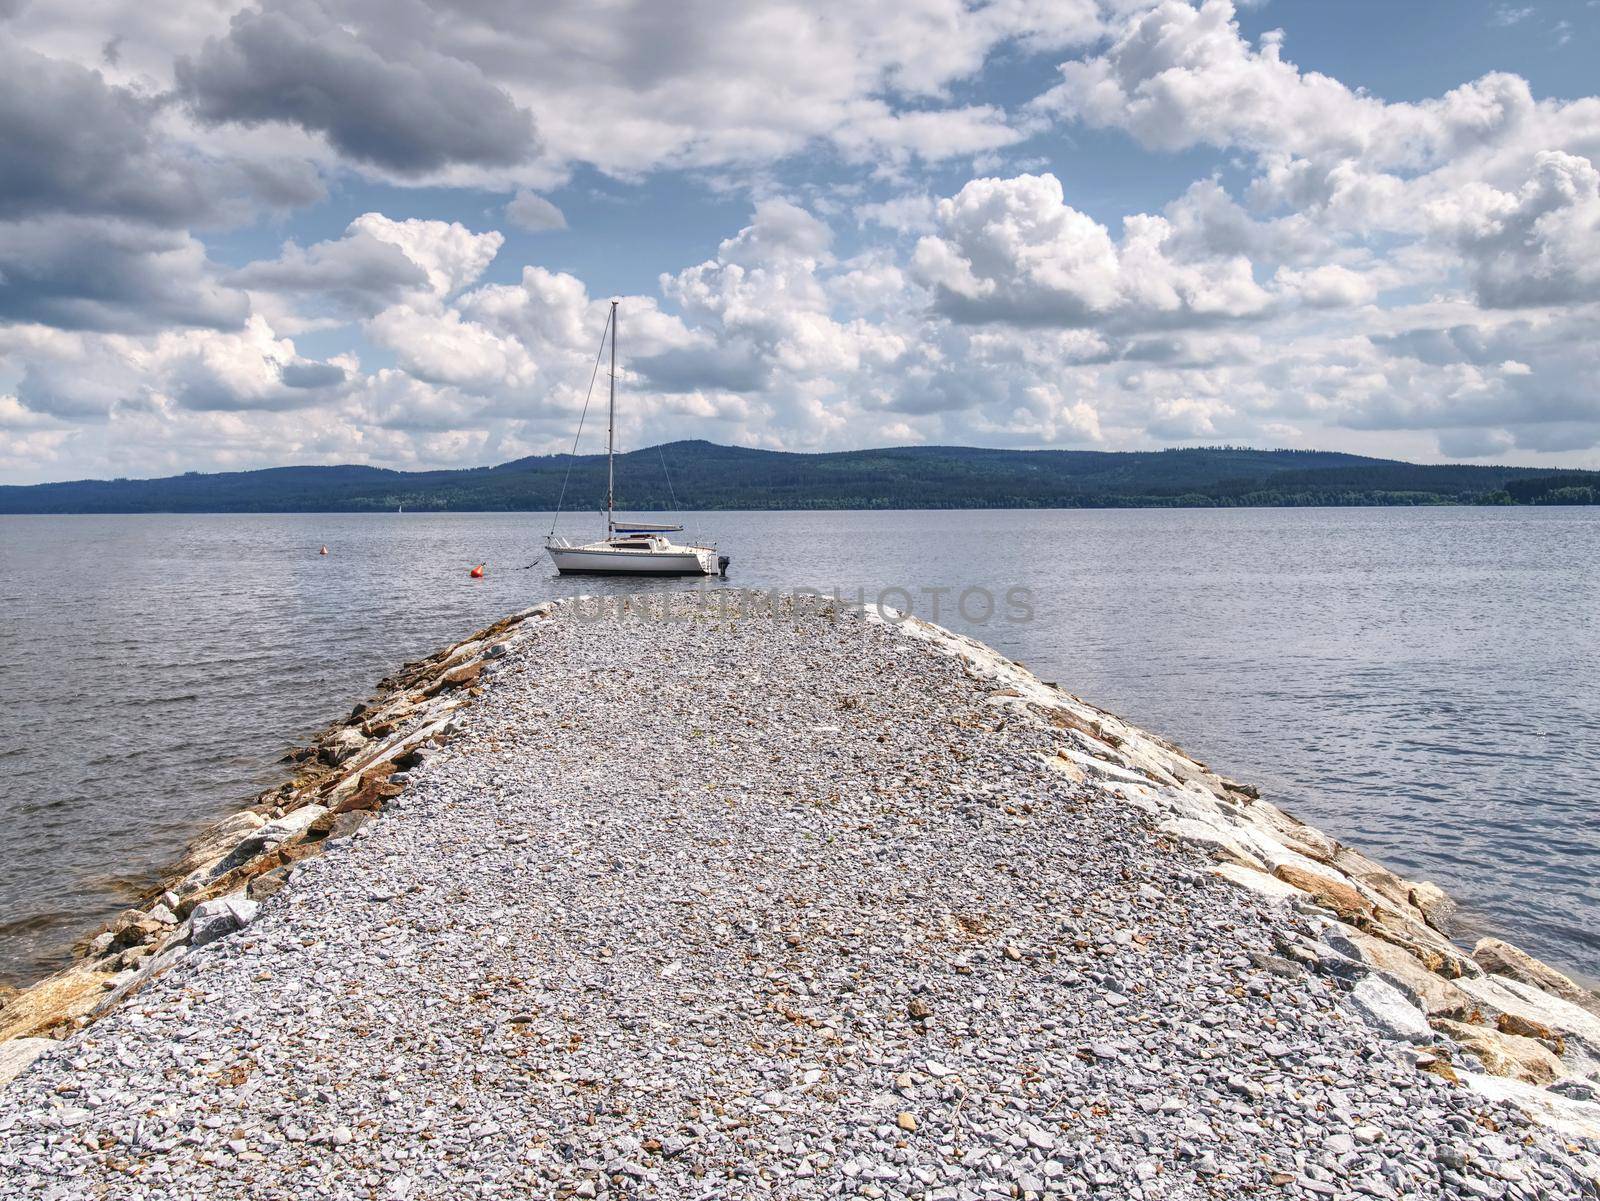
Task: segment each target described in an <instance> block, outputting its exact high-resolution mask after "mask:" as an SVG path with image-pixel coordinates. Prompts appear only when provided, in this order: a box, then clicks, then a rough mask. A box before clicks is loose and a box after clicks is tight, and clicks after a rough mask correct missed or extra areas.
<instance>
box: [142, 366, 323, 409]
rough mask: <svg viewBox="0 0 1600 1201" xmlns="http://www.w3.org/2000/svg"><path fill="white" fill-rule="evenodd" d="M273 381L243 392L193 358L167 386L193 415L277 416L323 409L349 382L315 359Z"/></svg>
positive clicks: (225, 375)
mask: <svg viewBox="0 0 1600 1201" xmlns="http://www.w3.org/2000/svg"><path fill="white" fill-rule="evenodd" d="M277 375H278V379H277V382H276V384H268V385H267V386H265V387H256V386H251V387H242V386H241V384H240V381H239V380H238V379H236V378H235V377H233V376H232V375H230V374H229V373H227V372H226V371H221V370H218V369H217V368H216V366H215V365H214V364H212V363H211V362H210V361H208V360H207V359H206V358H205V357H204V356H200V355H196V356H194V357H193V358H191V359H189V360H187V361H184V362H180V363H177V364H175V365H174V366H173V368H172V371H171V373H170V375H169V377H168V380H167V384H166V386H167V389H168V390H169V391H170V392H171V395H172V398H173V399H174V400H176V401H177V402H178V403H179V404H180V405H182V406H183V407H184V408H186V409H190V410H193V411H195V412H211V413H242V412H268V413H281V412H286V411H288V410H291V409H303V408H308V407H310V406H312V405H318V404H324V403H326V402H327V401H328V400H329V398H330V397H331V396H332V395H334V394H335V393H337V392H338V391H340V390H342V385H344V384H345V383H346V382H347V378H348V377H347V376H346V374H345V371H344V369H343V368H342V367H339V366H338V365H336V364H334V363H319V362H317V361H315V360H314V359H297V360H294V361H292V362H289V363H284V364H282V365H279V366H277Z"/></svg>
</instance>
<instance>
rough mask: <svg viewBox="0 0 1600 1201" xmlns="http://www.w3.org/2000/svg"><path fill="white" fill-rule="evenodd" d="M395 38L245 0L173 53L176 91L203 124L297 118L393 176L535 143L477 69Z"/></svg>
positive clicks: (522, 113) (518, 157)
mask: <svg viewBox="0 0 1600 1201" xmlns="http://www.w3.org/2000/svg"><path fill="white" fill-rule="evenodd" d="M395 41H396V39H387V38H380V37H371V38H362V37H358V36H357V35H356V34H354V33H352V32H351V31H350V30H349V28H347V27H346V26H344V25H342V24H340V23H338V22H335V21H334V20H332V19H331V18H330V17H329V16H328V14H327V13H326V12H325V11H323V10H322V9H321V8H319V7H318V6H316V5H315V4H311V3H300V4H296V5H294V6H293V8H292V10H289V9H281V8H276V7H275V8H272V9H271V10H264V9H246V10H244V11H242V12H240V13H238V14H236V15H235V16H234V18H233V23H232V26H231V28H230V29H229V31H228V34H227V36H226V37H223V38H213V39H211V40H210V41H208V42H207V43H206V45H205V47H204V49H202V50H201V52H200V53H199V55H198V56H197V57H195V58H192V59H190V58H183V59H180V60H178V63H177V64H176V75H177V82H178V90H179V93H180V94H181V95H182V96H183V97H184V99H185V100H186V101H187V102H188V104H189V105H190V107H191V108H192V110H193V112H194V113H195V115H196V116H197V117H198V118H199V119H201V120H203V121H206V122H209V123H213V124H222V123H226V122H237V123H239V124H243V125H260V124H263V123H265V122H271V121H282V122H288V123H291V124H295V125H299V126H301V127H303V128H305V129H307V130H310V131H312V132H314V133H320V134H323V135H325V136H326V137H327V139H328V141H329V142H330V143H331V144H332V145H333V147H334V148H335V149H337V150H338V151H340V152H341V153H342V154H345V155H347V156H349V157H350V158H353V159H356V160H358V161H361V162H365V163H372V164H375V165H377V166H380V167H384V168H387V169H389V170H391V171H394V172H396V173H397V174H400V175H424V174H427V173H429V172H432V171H437V170H439V169H441V168H443V167H448V166H451V165H452V164H472V165H477V166H509V165H511V164H514V163H519V162H523V161H524V160H526V159H527V158H529V157H530V156H531V155H532V154H533V153H534V152H535V151H536V150H537V149H538V140H537V138H536V137H535V134H534V127H533V118H532V116H531V115H530V114H529V113H528V112H527V110H525V109H522V108H518V107H517V105H516V104H515V103H514V102H513V101H512V99H511V97H510V96H508V95H507V94H506V93H505V91H503V90H502V89H501V88H499V87H497V86H496V85H495V84H493V83H491V82H490V81H489V80H488V79H486V78H485V77H484V75H483V73H482V72H481V71H479V69H478V68H477V67H475V66H473V65H472V64H470V63H467V62H464V61H462V60H461V59H457V58H450V57H447V56H445V55H443V54H439V53H437V52H436V51H433V50H430V49H426V48H424V47H423V46H421V45H410V44H404V45H396V44H393V43H394V42H395ZM380 47H381V49H380Z"/></svg>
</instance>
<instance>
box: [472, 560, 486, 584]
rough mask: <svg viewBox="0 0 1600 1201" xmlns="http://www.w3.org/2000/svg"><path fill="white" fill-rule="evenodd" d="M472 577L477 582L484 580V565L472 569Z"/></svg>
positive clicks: (480, 564)
mask: <svg viewBox="0 0 1600 1201" xmlns="http://www.w3.org/2000/svg"><path fill="white" fill-rule="evenodd" d="M471 575H472V578H473V579H475V580H481V579H483V564H482V563H479V564H478V565H477V566H476V567H474V568H473V569H472V572H471Z"/></svg>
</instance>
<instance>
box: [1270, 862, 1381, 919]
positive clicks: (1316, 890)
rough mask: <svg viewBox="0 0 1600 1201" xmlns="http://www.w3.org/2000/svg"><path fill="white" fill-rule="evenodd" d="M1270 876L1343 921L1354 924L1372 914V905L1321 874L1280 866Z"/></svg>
mask: <svg viewBox="0 0 1600 1201" xmlns="http://www.w3.org/2000/svg"><path fill="white" fill-rule="evenodd" d="M1272 874H1273V875H1274V876H1277V877H1278V879H1280V880H1282V881H1283V882H1284V883H1285V884H1292V885H1294V886H1295V887H1296V888H1298V889H1300V890H1301V891H1302V892H1307V893H1310V894H1311V898H1312V899H1313V900H1314V901H1316V902H1317V904H1319V905H1321V906H1323V907H1324V908H1327V909H1331V910H1333V911H1334V912H1335V913H1337V914H1338V915H1339V917H1340V918H1341V919H1343V920H1344V921H1355V920H1356V919H1357V918H1362V917H1366V916H1367V915H1368V914H1370V913H1371V912H1372V904H1371V902H1369V901H1368V900H1367V899H1366V898H1365V897H1364V896H1362V895H1361V894H1360V893H1359V892H1357V891H1356V890H1355V889H1354V888H1353V887H1351V886H1350V885H1349V884H1346V883H1344V882H1343V881H1342V880H1335V879H1333V878H1332V877H1331V876H1325V875H1323V874H1322V873H1321V872H1313V871H1310V870H1308V869H1306V868H1303V867H1299V866H1297V865H1295V864H1293V863H1280V864H1279V865H1278V866H1277V867H1275V868H1273V869H1272Z"/></svg>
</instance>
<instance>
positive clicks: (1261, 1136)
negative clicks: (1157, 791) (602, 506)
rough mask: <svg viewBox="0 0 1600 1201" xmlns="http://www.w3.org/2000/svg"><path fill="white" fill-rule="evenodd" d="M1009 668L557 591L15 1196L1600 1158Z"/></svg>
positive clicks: (1306, 1169)
mask: <svg viewBox="0 0 1600 1201" xmlns="http://www.w3.org/2000/svg"><path fill="white" fill-rule="evenodd" d="M993 691H994V685H993V684H992V683H988V682H986V681H984V680H982V679H978V678H975V677H973V676H972V675H970V674H968V672H967V671H966V670H964V668H963V666H962V664H961V663H960V662H959V661H957V660H955V659H952V658H950V657H948V656H946V655H945V654H943V653H941V652H939V651H938V650H936V649H934V648H933V647H930V646H929V645H927V644H926V643H923V642H918V641H915V640H912V639H909V638H905V637H903V636H901V635H900V634H898V633H896V632H895V631H893V630H891V629H886V628H884V627H882V626H876V625H868V624H865V623H863V622H861V621H860V620H858V619H853V618H847V619H843V620H839V621H833V620H829V619H828V618H826V617H820V616H804V617H793V616H785V617H783V618H781V619H779V620H769V619H765V618H749V619H744V620H720V619H715V618H714V616H712V615H711V614H708V613H705V612H700V613H699V614H698V616H697V617H696V618H695V619H694V620H686V621H679V622H670V623H660V622H652V623H645V622H641V621H628V622H624V623H621V624H620V625H619V624H618V623H616V622H608V623H600V624H595V623H590V622H584V621H580V620H578V619H577V617H576V615H575V613H574V611H573V609H572V608H571V607H567V608H564V609H562V610H559V611H558V613H557V615H556V617H555V618H553V619H551V620H549V621H547V622H543V623H539V626H538V628H536V629H531V630H529V632H527V633H525V634H522V635H519V637H518V640H517V642H516V643H515V645H514V649H513V651H512V653H511V654H509V655H507V656H505V657H504V658H502V659H499V660H497V661H496V662H495V663H494V664H493V665H492V667H491V668H490V675H489V677H488V686H487V688H486V691H485V693H484V695H483V696H481V697H480V698H479V699H478V700H477V701H476V702H475V703H474V704H473V705H472V706H471V707H470V708H469V709H468V710H467V711H466V712H465V714H464V716H463V718H462V727H463V728H462V729H461V730H460V731H459V732H458V733H457V734H456V736H455V737H454V738H453V740H452V741H451V742H450V743H449V744H448V746H447V747H445V748H444V749H442V750H441V751H439V752H438V753H436V754H435V755H434V756H432V757H431V758H430V759H429V760H428V761H427V762H426V763H425V764H423V765H422V766H421V767H418V768H416V769H414V770H412V771H411V772H409V773H408V777H407V787H406V790H405V793H404V795H403V796H402V797H401V798H400V799H399V800H397V801H396V802H394V803H393V804H392V805H391V806H390V808H389V809H388V811H387V812H386V813H385V814H384V815H383V817H382V819H381V820H380V821H378V822H377V823H375V824H374V825H372V826H369V827H368V828H366V829H365V830H363V831H362V832H361V833H360V834H358V835H357V836H356V837H355V838H353V839H351V840H349V841H348V842H346V843H343V844H341V845H340V846H339V847H337V848H335V849H333V850H330V851H329V852H328V854H327V855H325V856H324V857H322V858H318V859H312V860H308V861H306V862H305V863H303V864H301V865H300V866H298V867H297V868H296V870H295V873H294V875H293V877H292V879H291V883H290V885H289V886H288V887H287V888H286V889H284V890H283V891H282V892H280V893H278V894H277V895H276V896H274V897H273V898H272V899H271V900H269V901H268V902H267V903H266V904H265V905H264V906H263V907H262V910H261V914H260V916H259V918H258V919H257V920H256V921H255V923H254V924H253V925H251V926H249V927H248V928H247V929H245V930H243V931H241V932H239V933H236V934H233V935H231V936H228V937H224V938H220V939H219V940H217V941H216V942H213V943H211V944H209V945H208V946H205V947H204V948H202V949H199V950H196V951H194V952H193V953H191V955H190V957H189V958H188V959H186V960H184V961H183V962H181V963H180V964H179V965H178V966H177V967H176V968H174V969H173V970H172V971H171V972H169V973H168V974H167V975H166V976H164V977H162V978H160V979H159V980H157V981H155V982H154V983H153V984H151V985H150V986H148V987H147V988H146V990H145V991H143V992H141V993H139V994H137V995H136V996H135V997H134V998H133V999H132V1000H131V1001H130V1002H129V1003H128V1004H127V1005H126V1006H125V1007H124V1008H123V1009H122V1010H120V1011H119V1012H117V1013H115V1014H113V1015H112V1016H110V1017H108V1018H106V1019H104V1020H102V1021H101V1022H99V1023H98V1024H97V1025H95V1026H93V1027H92V1028H90V1029H89V1030H87V1031H85V1032H84V1033H82V1034H80V1035H78V1036H76V1037H75V1038H74V1039H72V1040H69V1041H68V1042H66V1043H64V1044H62V1045H61V1047H60V1048H59V1049H57V1050H53V1051H51V1052H50V1053H49V1054H47V1055H46V1056H45V1057H44V1058H43V1059H41V1060H40V1061H39V1062H38V1063H36V1064H35V1065H34V1067H33V1068H32V1069H31V1070H30V1071H28V1072H27V1073H26V1074H25V1075H24V1076H23V1077H22V1078H21V1079H19V1080H18V1081H17V1082H15V1083H14V1084H13V1085H12V1086H11V1087H10V1088H9V1089H7V1090H6V1091H4V1092H3V1093H0V1195H3V1196H6V1197H24V1196H25V1197H43V1198H56V1197H73V1198H77V1197H91V1196H92V1197H102V1196H108V1197H160V1198H188V1197H195V1198H227V1197H245V1196H248V1197H254V1198H271V1197H285V1198H288V1197H296V1198H298V1197H324V1196H326V1197H383V1198H402V1197H511V1196H566V1195H575V1196H580V1197H598V1196H611V1195H638V1196H662V1197H691V1198H713V1197H715V1198H723V1197H811V1196H864V1197H889V1198H900V1197H922V1198H929V1199H941V1201H955V1199H966V1198H988V1197H995V1198H1000V1197H1019V1196H1020V1197H1030V1196H1033V1197H1049V1196H1059V1197H1089V1196H1094V1197H1106V1198H1136V1199H1140V1198H1144V1199H1150V1198H1187V1197H1234V1196H1237V1195H1240V1194H1246V1195H1265V1196H1283V1197H1290V1198H1303V1197H1361V1196H1368V1197H1379V1198H1394V1197H1418V1198H1421V1197H1486V1198H1498V1197H1505V1198H1576V1197H1581V1196H1600V1190H1597V1189H1596V1187H1595V1184H1594V1181H1595V1180H1596V1179H1597V1178H1600V1156H1597V1154H1596V1150H1597V1149H1596V1148H1595V1147H1594V1146H1593V1145H1590V1144H1583V1143H1578V1142H1571V1141H1568V1140H1565V1139H1563V1138H1561V1137H1560V1136H1557V1135H1554V1134H1551V1133H1550V1132H1549V1131H1546V1130H1544V1129H1543V1128H1540V1127H1533V1126H1529V1125H1527V1124H1526V1123H1525V1122H1524V1120H1523V1119H1521V1118H1520V1117H1519V1116H1518V1115H1517V1114H1516V1113H1515V1112H1513V1111H1511V1110H1508V1109H1505V1108H1503V1107H1497V1106H1493V1105H1490V1104H1488V1103H1486V1102H1484V1101H1482V1100H1481V1099H1478V1098H1476V1097H1474V1096H1473V1095H1472V1094H1471V1093H1469V1092H1467V1091H1466V1090H1465V1089H1462V1088H1460V1087H1458V1086H1455V1085H1452V1084H1449V1083H1447V1082H1446V1081H1444V1080H1442V1079H1440V1078H1438V1077H1437V1076H1434V1075H1431V1074H1428V1073H1425V1072H1421V1071H1418V1070H1417V1067H1416V1063H1417V1061H1418V1058H1419V1056H1421V1055H1422V1054H1423V1052H1422V1051H1421V1050H1420V1049H1419V1048H1418V1047H1416V1046H1412V1045H1408V1044H1405V1043H1403V1042H1397V1041H1391V1040H1389V1039H1387V1038H1384V1037H1380V1036H1379V1035H1377V1034H1376V1033H1375V1032H1374V1030H1373V1029H1372V1028H1371V1027H1369V1026H1368V1025H1366V1024H1364V1022H1363V1021H1362V1019H1360V1018H1359V1017H1356V1016H1355V1013H1356V1012H1357V1011H1356V1010H1355V1009H1354V1008H1353V1007H1351V1006H1349V1005H1348V1004H1342V1003H1341V998H1342V997H1343V996H1344V995H1345V990H1346V989H1348V987H1349V982H1348V981H1345V980H1342V979H1340V978H1339V977H1338V976H1337V974H1320V973H1318V972H1315V971H1311V970H1308V969H1307V968H1306V967H1304V966H1303V965H1302V962H1301V961H1299V960H1296V959H1294V958H1292V957H1290V956H1289V955H1287V954H1286V952H1287V951H1289V950H1292V942H1293V940H1294V939H1295V938H1296V936H1310V935H1313V934H1315V933H1316V932H1317V931H1318V930H1319V929H1320V928H1321V923H1320V922H1318V921H1317V919H1315V918H1314V917H1312V916H1311V915H1309V914H1305V915H1300V914H1296V913H1295V912H1294V911H1293V910H1291V909H1289V908H1287V907H1285V906H1283V905H1282V904H1281V903H1278V902H1272V901H1268V900H1265V899H1261V898H1256V897H1254V896H1252V895H1251V894H1249V893H1246V892H1243V891H1241V890H1239V889H1237V888H1235V887H1233V886H1231V885H1229V884H1226V883H1224V882H1222V881H1220V880H1218V879H1217V878H1216V877H1215V876H1214V875H1212V874H1211V872H1210V871H1209V870H1208V867H1209V864H1208V863H1207V861H1206V860H1204V859H1203V858H1201V857H1200V856H1199V855H1198V854H1197V853H1195V852H1193V851H1189V850H1183V849H1179V848H1175V847H1173V846H1172V845H1171V844H1170V843H1167V842H1158V841H1157V839H1156V837H1155V836H1154V834H1153V833H1152V832H1151V831H1150V829H1149V828H1148V825H1147V819H1146V818H1144V817H1143V816H1142V815H1141V814H1140V813H1139V812H1138V811H1137V810H1135V809H1132V808H1128V807H1124V806H1121V805H1119V804H1117V803H1116V802H1114V801H1112V800H1110V799H1109V798H1108V797H1107V796H1106V795H1105V794H1104V793H1101V792H1098V791H1096V792H1090V791H1087V790H1081V789H1075V787H1074V786H1073V785H1071V784H1070V783H1068V782H1067V780H1066V779H1065V778H1064V777H1062V776H1061V775H1060V774H1059V773H1056V772H1051V771H1048V770H1046V769H1045V768H1043V767H1042V766H1041V761H1040V759H1039V757H1038V752H1040V751H1048V750H1051V749H1053V745H1054V743H1053V739H1054V738H1055V737H1057V735H1056V734H1055V733H1054V732H1052V731H1050V730H1048V729H1041V728H1037V727H1035V726H1033V725H1029V724H1025V723H1018V722H1015V721H1010V720H1009V719H1008V718H1007V716H1006V715H1005V714H1004V713H1003V712H1002V711H1001V710H999V709H998V708H996V707H995V706H992V705H985V704H984V701H985V699H986V698H987V697H988V696H989V695H990V694H991V693H992V692H993ZM1303 958H1304V957H1302V959H1303Z"/></svg>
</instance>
